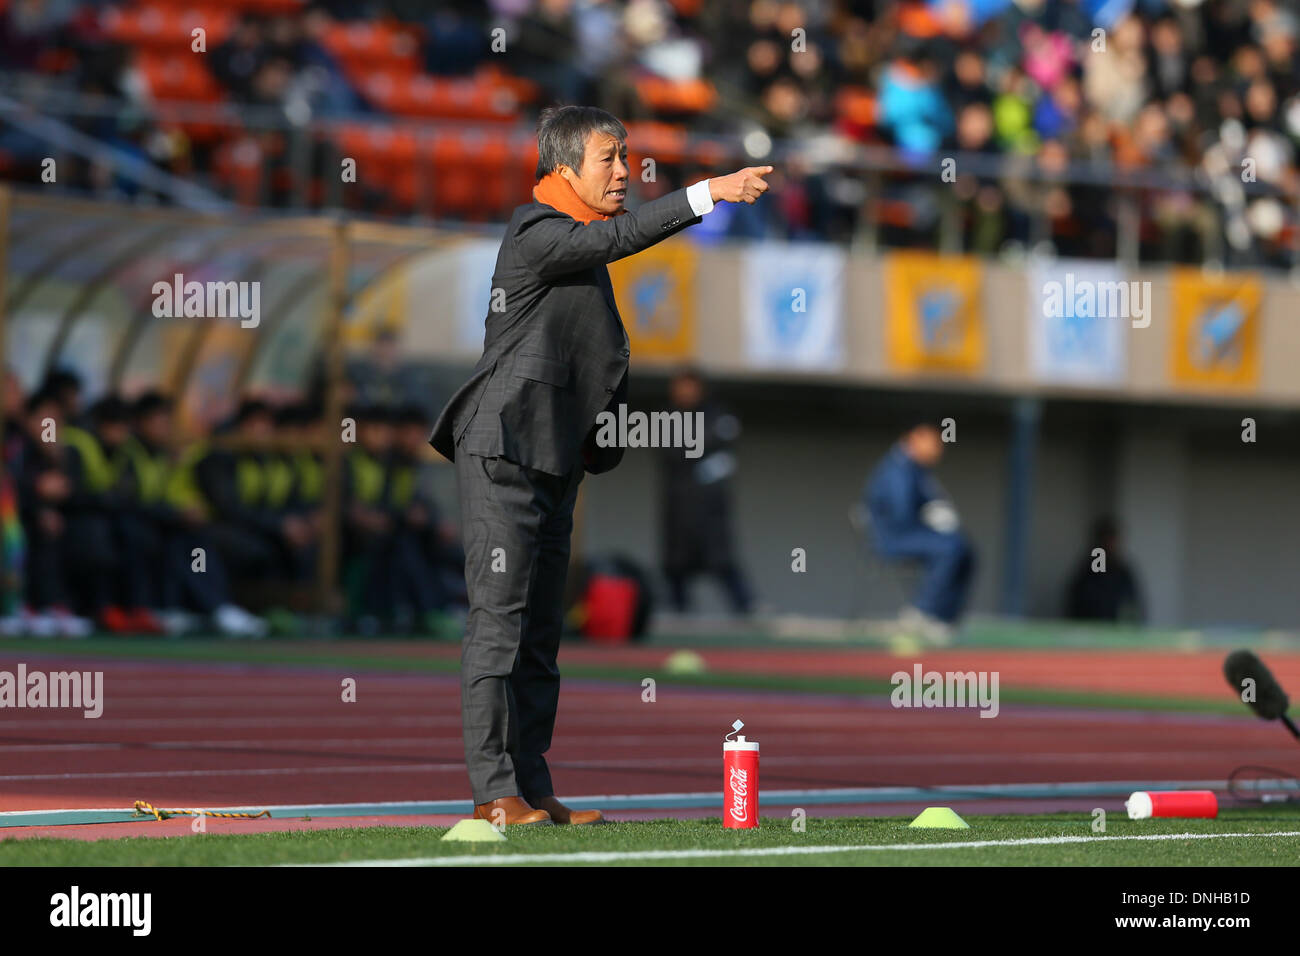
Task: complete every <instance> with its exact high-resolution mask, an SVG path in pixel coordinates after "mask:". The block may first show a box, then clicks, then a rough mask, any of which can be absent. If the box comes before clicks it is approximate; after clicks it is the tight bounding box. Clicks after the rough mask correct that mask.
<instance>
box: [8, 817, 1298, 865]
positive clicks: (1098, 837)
mask: <svg viewBox="0 0 1300 956" xmlns="http://www.w3.org/2000/svg"><path fill="white" fill-rule="evenodd" d="M966 819H967V822H969V823H970V825H971V828H970V829H969V830H913V829H909V828H908V826H907V823H908V818H898V817H867V818H859V817H832V818H808V819H807V820H806V821H804V822H805V829H804V830H803V832H798V831H796V830H795V829H794V828H793V826H792V820H791V818H782V817H765V818H764V819H763V825H762V826H761V827H760V828H759V829H757V830H750V831H737V830H726V829H724V828H723V827H722V824H721V821H720V820H719V819H717V818H714V819H704V820H655V821H649V822H638V823H616V824H609V825H606V826H599V827H580V828H570V827H528V828H522V829H509V830H507V836H508V837H509V839H508V842H506V843H497V844H451V843H443V842H441V837H442V835H443V834H444V833H445V832H446V829H445V828H441V827H370V828H364V829H340V830H316V831H303V832H296V833H263V834H249V835H229V834H220V833H206V834H194V835H187V836H178V837H166V838H157V837H132V838H125V839H112V840H99V841H95V842H84V841H81V840H61V839H27V840H0V865H3V866H261V865H268V864H280V863H344V862H354V863H355V862H363V861H374V860H395V859H411V858H439V859H448V858H462V857H482V856H501V855H509V856H522V857H535V858H536V860H535V862H536V863H538V864H541V865H578V866H581V865H600V866H638V865H656V866H658V865H670V866H671V865H681V866H691V865H695V866H700V865H703V866H716V865H719V864H723V865H730V864H744V865H759V866H841V865H864V866H1275V865H1276V866H1291V865H1294V863H1295V860H1296V859H1297V854H1298V853H1300V835H1298V836H1274V835H1272V834H1277V833H1280V832H1284V831H1293V832H1300V811H1291V810H1289V809H1268V810H1260V811H1253V810H1229V811H1225V812H1224V813H1223V814H1222V815H1221V816H1220V818H1219V819H1217V820H1145V821H1139V822H1135V821H1131V820H1128V819H1127V818H1125V817H1124V816H1123V815H1122V814H1121V813H1118V812H1115V813H1110V814H1108V818H1107V821H1106V823H1107V826H1106V831H1105V833H1096V832H1094V831H1093V829H1092V817H1091V815H1090V814H1084V813H1074V814H1069V813H1062V814H1044V815H1035V816H970V817H966ZM148 825H149V824H147V823H144V824H141V826H142V827H143V826H148ZM1184 833H1191V834H1206V835H1213V834H1227V833H1234V834H1260V835H1259V836H1236V837H1223V838H1215V839H1189V838H1179V839H1162V840H1150V841H1147V840H1129V839H1123V838H1124V837H1134V836H1152V835H1159V834H1184ZM1057 837H1067V838H1086V839H1087V840H1088V841H1089V842H1071V843H1057V844H1049V845H1040V844H1034V845H1019V846H1015V845H1012V846H1006V845H1003V846H978V847H951V848H942V847H943V846H944V845H946V844H952V843H966V842H970V841H1006V840H1025V839H1042V838H1048V839H1051V838H1057ZM896 844H905V845H907V846H921V845H925V846H937V847H940V848H936V849H869V848H864V847H873V846H874V847H882V846H886V847H888V846H893V845H896ZM815 847H828V848H829V847H848V848H851V849H843V850H836V851H835V852H817V853H798V854H784V853H783V854H777V853H773V854H772V855H745V854H739V853H737V851H753V850H764V849H770V850H780V849H783V848H794V849H805V848H815ZM683 850H685V851H709V852H708V854H707V855H702V856H691V857H687V858H638V857H637V856H636V855H637V854H648V853H656V852H659V851H669V852H675V851H683ZM574 853H612V854H627V855H628V856H626V857H615V858H600V859H587V860H583V859H579V860H573V861H564V860H548V859H545V858H544V857H545V856H547V855H550V854H574Z"/></svg>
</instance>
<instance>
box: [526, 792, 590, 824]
mask: <svg viewBox="0 0 1300 956" xmlns="http://www.w3.org/2000/svg"><path fill="white" fill-rule="evenodd" d="M537 805H538V806H539V807H541V808H542V809H543V810H545V811H546V812H547V813H549V814H550V815H551V819H552V820H554V821H555V822H556V823H561V824H564V823H567V824H571V825H573V826H575V827H580V826H583V825H584V824H588V823H604V822H605V817H604V816H603V815H602V814H601V812H600V811H599V810H570V809H569V808H568V807H566V806H565V805H564V804H562V803H561V802H560V801H559V800H556V799H555V797H543V798H542V799H540V800H538V801H537Z"/></svg>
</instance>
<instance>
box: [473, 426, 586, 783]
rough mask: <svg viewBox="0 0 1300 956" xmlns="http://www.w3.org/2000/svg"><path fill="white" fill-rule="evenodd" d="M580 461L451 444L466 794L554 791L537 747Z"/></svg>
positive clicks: (548, 721) (546, 741) (545, 745)
mask: <svg viewBox="0 0 1300 956" xmlns="http://www.w3.org/2000/svg"><path fill="white" fill-rule="evenodd" d="M582 476H583V468H582V465H581V464H579V465H578V466H577V467H576V468H575V469H574V470H573V471H572V472H570V473H569V474H568V475H567V476H557V475H551V474H547V473H546V472H542V471H535V470H533V469H531V468H524V467H523V466H521V465H517V464H515V463H514V462H511V461H507V460H506V459H504V458H483V457H480V456H478V455H472V454H468V453H466V452H464V451H463V450H459V451H458V453H457V455H456V478H457V482H458V484H459V486H460V511H461V528H462V529H463V535H464V540H465V583H466V586H467V588H468V591H469V620H468V622H467V627H466V631H465V639H464V643H463V645H462V647H461V658H460V696H461V721H462V726H463V728H464V735H465V764H466V766H467V767H468V769H469V779H470V786H471V789H472V791H473V796H474V802H475V803H476V804H479V803H487V802H489V801H491V800H496V799H499V798H501V797H511V796H516V795H518V796H522V797H523V798H524V799H525V800H528V801H532V800H537V799H541V798H542V797H547V796H550V795H552V794H553V793H554V790H553V788H552V785H551V773H550V770H549V769H548V768H547V766H546V758H545V756H544V755H545V753H546V751H547V750H549V749H550V747H551V733H552V731H553V730H554V728H555V712H556V708H557V707H558V705H559V700H560V671H559V668H558V667H557V665H556V657H557V655H558V653H559V648H560V632H561V629H562V626H563V623H564V579H565V576H566V574H567V572H568V566H569V537H570V535H571V533H572V531H573V506H574V503H575V501H576V500H577V497H578V486H579V485H580V484H581V483H582Z"/></svg>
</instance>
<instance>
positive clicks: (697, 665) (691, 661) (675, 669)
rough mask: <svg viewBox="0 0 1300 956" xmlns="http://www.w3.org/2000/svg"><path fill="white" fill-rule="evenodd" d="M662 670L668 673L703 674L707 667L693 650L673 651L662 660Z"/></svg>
mask: <svg viewBox="0 0 1300 956" xmlns="http://www.w3.org/2000/svg"><path fill="white" fill-rule="evenodd" d="M664 670H666V671H667V672H668V673H670V674H703V673H704V672H705V671H706V670H708V667H706V666H705V664H704V658H703V657H701V656H700V655H699V654H696V653H695V652H694V651H674V652H673V653H671V654H669V655H668V659H667V660H666V661H664Z"/></svg>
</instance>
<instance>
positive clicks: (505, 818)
mask: <svg viewBox="0 0 1300 956" xmlns="http://www.w3.org/2000/svg"><path fill="white" fill-rule="evenodd" d="M474 819H475V820H487V821H488V822H489V823H495V824H504V825H505V826H531V825H535V824H538V823H543V824H546V823H550V822H551V815H550V814H549V813H547V812H546V811H545V810H534V809H533V808H532V807H530V806H529V805H528V804H526V803H525V802H524V801H523V800H522V799H521V798H519V797H502V798H501V799H500V800H493V801H491V802H490V803H480V804H479V805H478V806H476V807H475V808H474Z"/></svg>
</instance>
